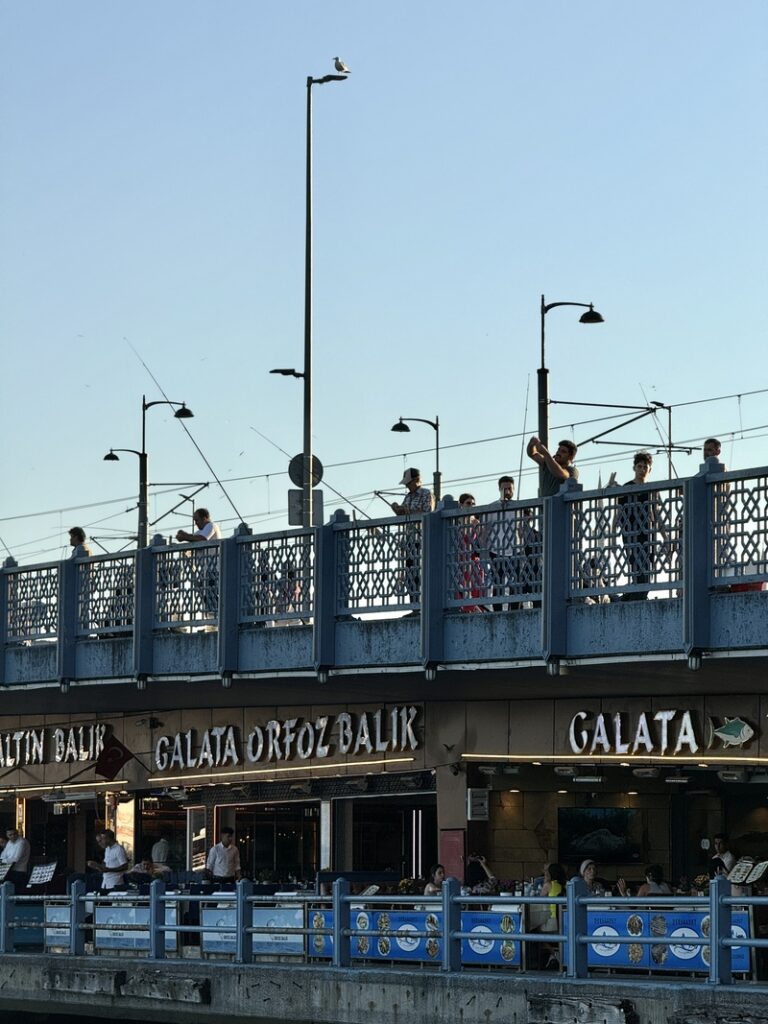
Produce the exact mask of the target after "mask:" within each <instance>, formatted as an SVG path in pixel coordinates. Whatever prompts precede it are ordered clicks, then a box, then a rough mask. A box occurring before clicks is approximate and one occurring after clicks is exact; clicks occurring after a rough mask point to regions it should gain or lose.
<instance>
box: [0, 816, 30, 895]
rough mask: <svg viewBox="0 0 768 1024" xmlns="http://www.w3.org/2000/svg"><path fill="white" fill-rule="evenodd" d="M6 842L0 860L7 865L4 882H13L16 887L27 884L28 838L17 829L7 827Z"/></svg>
mask: <svg viewBox="0 0 768 1024" xmlns="http://www.w3.org/2000/svg"><path fill="white" fill-rule="evenodd" d="M5 834H6V836H7V837H8V842H7V843H6V844H5V848H4V849H3V852H2V854H0V861H2V863H3V864H7V865H8V873H7V874H6V876H5V880H6V882H13V884H14V885H15V886H16V888H17V889H18V888H19V887H20V886H24V885H26V884H27V878H28V877H29V856H30V853H31V852H32V851H31V849H30V846H29V840H28V839H25V838H24V836H22V835H21V834H20V832H19V830H18V829H16V828H9V829H8V831H7V832H6V833H5Z"/></svg>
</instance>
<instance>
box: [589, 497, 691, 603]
mask: <svg viewBox="0 0 768 1024" xmlns="http://www.w3.org/2000/svg"><path fill="white" fill-rule="evenodd" d="M682 545H683V488H682V486H681V485H680V484H674V483H666V484H661V485H655V486H652V487H651V486H648V485H645V484H644V485H638V486H632V487H617V488H610V489H607V490H605V491H601V492H599V493H594V492H593V493H591V494H585V495H577V496H576V497H575V498H574V499H573V500H572V502H571V534H570V565H569V593H570V596H571V597H591V598H593V599H595V598H600V597H603V596H605V595H609V596H611V597H613V598H614V599H615V598H616V597H617V596H618V593H619V592H620V593H621V594H622V596H623V599H624V600H627V601H631V600H642V599H643V598H645V597H646V596H647V594H648V591H650V590H668V591H669V590H676V589H678V588H679V587H680V586H681V583H682Z"/></svg>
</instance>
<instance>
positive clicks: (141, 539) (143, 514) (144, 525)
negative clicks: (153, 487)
mask: <svg viewBox="0 0 768 1024" xmlns="http://www.w3.org/2000/svg"><path fill="white" fill-rule="evenodd" d="M153 405H172V406H178V407H179V408H177V409H176V411H175V412H174V414H173V415H174V416H175V417H176V419H177V420H188V419H191V418H192V417H193V416H194V413H193V412H192V410H191V409H189V408H188V407H187V404H186V402H169V401H168V400H167V399H157V401H154V402H148V401H147V397H146V395H142V396H141V451H136V449H135V448H110V449H109V451H108V452H107V454H106V455H105V456H104V461H105V462H119V461H120V459H119V458H118V456H117V454H116V453H117V452H128V453H130V454H131V455H136V456H137V457H138V460H139V534H138V544H139V547H140V548H145V547H146V546H147V545H148V544H149V494H148V490H149V482H148V479H147V462H148V458H147V444H146V440H147V409H151V408H152V406H153Z"/></svg>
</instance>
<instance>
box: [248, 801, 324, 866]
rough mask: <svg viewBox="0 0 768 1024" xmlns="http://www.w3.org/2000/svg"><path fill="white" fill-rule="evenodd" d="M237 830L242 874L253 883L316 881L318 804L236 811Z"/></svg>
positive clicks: (273, 805) (271, 806) (270, 805)
mask: <svg viewBox="0 0 768 1024" xmlns="http://www.w3.org/2000/svg"><path fill="white" fill-rule="evenodd" d="M234 828H235V840H236V842H237V844H238V846H239V848H240V864H241V866H242V869H243V872H244V873H245V874H246V875H248V876H249V877H251V878H253V879H254V881H257V882H288V881H291V880H292V879H295V880H298V881H313V880H314V877H315V874H316V873H317V870H318V867H319V865H318V857H319V851H320V805H319V804H317V803H295V804H278V805H275V804H267V805H252V806H247V807H236V808H235V825H234Z"/></svg>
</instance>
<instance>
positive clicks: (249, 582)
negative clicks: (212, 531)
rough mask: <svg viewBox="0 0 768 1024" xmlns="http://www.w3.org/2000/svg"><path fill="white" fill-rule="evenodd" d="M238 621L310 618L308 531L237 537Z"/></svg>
mask: <svg viewBox="0 0 768 1024" xmlns="http://www.w3.org/2000/svg"><path fill="white" fill-rule="evenodd" d="M238 549H239V556H240V557H239V581H240V587H239V593H240V600H239V611H238V622H239V623H241V624H247V623H266V622H270V621H271V622H285V623H289V622H292V621H294V622H295V621H305V622H308V621H310V620H311V618H312V616H313V614H314V599H315V549H314V534H313V532H312V531H311V530H302V531H285V532H280V533H272V534H266V535H260V536H258V537H252V536H246V537H239V538H238Z"/></svg>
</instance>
